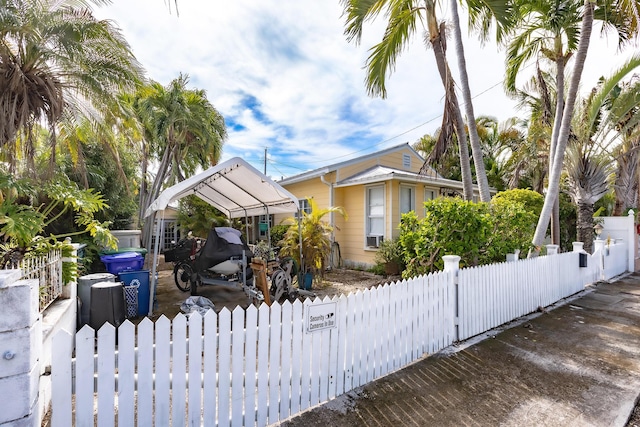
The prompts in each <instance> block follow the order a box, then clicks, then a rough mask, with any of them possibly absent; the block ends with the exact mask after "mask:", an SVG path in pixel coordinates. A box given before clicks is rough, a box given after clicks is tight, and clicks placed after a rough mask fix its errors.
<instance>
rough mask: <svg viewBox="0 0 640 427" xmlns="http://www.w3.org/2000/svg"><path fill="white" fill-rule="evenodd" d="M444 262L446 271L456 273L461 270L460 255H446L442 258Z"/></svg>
mask: <svg viewBox="0 0 640 427" xmlns="http://www.w3.org/2000/svg"><path fill="white" fill-rule="evenodd" d="M442 260H443V261H444V271H456V270H458V269H460V256H459V255H445V256H443V257H442Z"/></svg>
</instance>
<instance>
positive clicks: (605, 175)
mask: <svg viewBox="0 0 640 427" xmlns="http://www.w3.org/2000/svg"><path fill="white" fill-rule="evenodd" d="M589 142H590V141H574V142H572V143H570V144H569V147H568V148H567V156H566V159H565V160H566V164H565V170H566V171H567V183H568V188H569V195H570V196H571V200H572V201H573V202H574V203H575V204H576V205H577V207H578V224H577V230H576V236H577V240H578V241H579V242H584V250H585V251H587V252H591V249H592V247H593V210H594V209H593V205H594V204H595V203H596V202H597V201H598V200H600V199H601V198H602V196H604V195H605V194H606V193H607V192H608V191H609V188H610V187H609V181H610V180H611V177H612V175H613V164H612V162H611V157H609V156H608V155H607V154H606V153H594V152H592V151H591V148H592V147H589V146H588V145H587V146H585V145H582V144H583V143H586V144H589Z"/></svg>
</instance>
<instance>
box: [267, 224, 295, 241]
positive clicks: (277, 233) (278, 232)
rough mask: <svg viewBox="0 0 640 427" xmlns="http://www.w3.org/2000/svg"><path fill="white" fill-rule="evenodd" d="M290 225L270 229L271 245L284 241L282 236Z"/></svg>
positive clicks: (275, 226)
mask: <svg viewBox="0 0 640 427" xmlns="http://www.w3.org/2000/svg"><path fill="white" fill-rule="evenodd" d="M289 227H290V225H287V224H278V225H274V226H273V227H271V244H272V245H276V246H277V245H278V244H279V242H280V241H281V240H282V239H284V235H285V233H286V232H287V230H288V229H289Z"/></svg>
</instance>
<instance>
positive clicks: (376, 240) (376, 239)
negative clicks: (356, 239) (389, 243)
mask: <svg viewBox="0 0 640 427" xmlns="http://www.w3.org/2000/svg"><path fill="white" fill-rule="evenodd" d="M383 239H384V237H383V236H367V246H369V247H372V248H379V247H380V243H381V242H382V240H383Z"/></svg>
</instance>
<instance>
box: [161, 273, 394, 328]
mask: <svg viewBox="0 0 640 427" xmlns="http://www.w3.org/2000/svg"><path fill="white" fill-rule="evenodd" d="M161 265H163V266H164V268H172V266H171V264H161ZM398 279H399V276H389V277H385V276H379V275H376V274H373V273H369V272H366V271H358V270H348V269H334V270H331V271H327V272H326V273H325V276H324V280H323V281H322V282H320V283H317V282H314V284H313V289H312V291H313V292H314V293H315V294H316V296H317V297H319V298H324V297H329V298H331V297H333V296H339V295H340V294H345V295H348V294H349V293H355V292H357V291H362V290H364V289H367V288H371V287H374V286H378V285H382V284H384V283H391V282H392V281H395V280H398ZM198 294H199V295H202V296H204V297H206V298H208V299H210V300H211V301H212V302H213V304H214V305H215V307H216V311H217V312H219V311H220V310H222V308H223V307H226V308H227V309H229V310H233V309H235V308H236V307H238V306H240V307H242V308H247V307H248V306H249V304H250V301H249V298H248V297H247V296H246V295H245V293H244V291H243V290H242V289H241V288H239V287H235V286H230V287H229V286H220V285H210V286H202V287H199V288H198ZM189 296H190V294H189V292H182V291H180V290H179V289H178V287H177V286H176V285H175V282H174V278H173V271H172V270H169V269H165V270H160V271H159V272H158V289H157V291H156V299H157V301H158V304H157V305H156V308H155V309H154V313H153V314H154V315H153V317H152V320H155V319H157V318H158V317H160V316H161V315H165V316H166V317H168V318H169V319H173V318H174V317H175V316H176V315H177V314H178V313H180V304H182V302H183V301H184V300H185V299H187V298H188V297H189Z"/></svg>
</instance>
